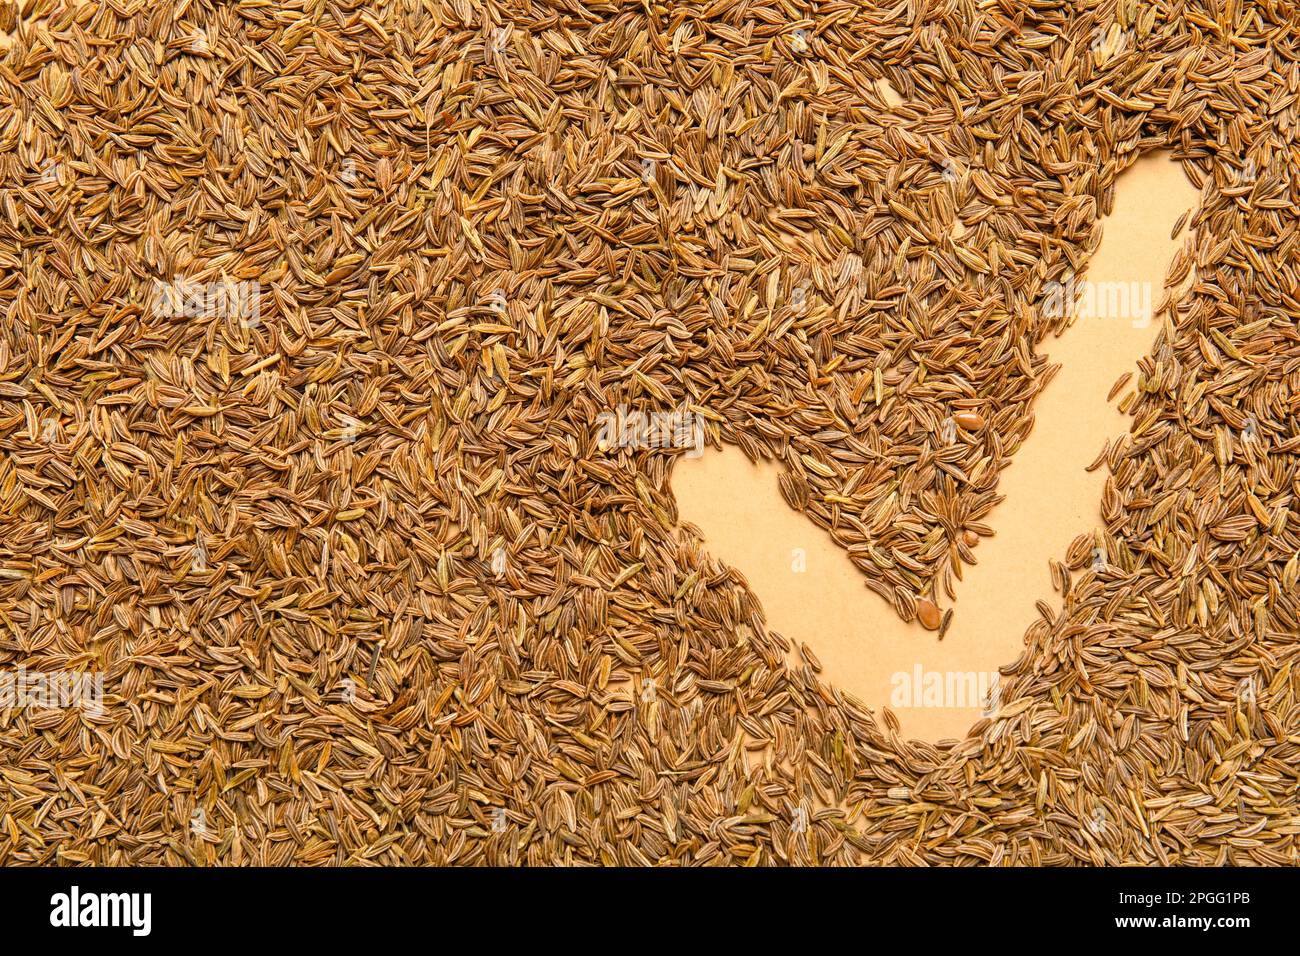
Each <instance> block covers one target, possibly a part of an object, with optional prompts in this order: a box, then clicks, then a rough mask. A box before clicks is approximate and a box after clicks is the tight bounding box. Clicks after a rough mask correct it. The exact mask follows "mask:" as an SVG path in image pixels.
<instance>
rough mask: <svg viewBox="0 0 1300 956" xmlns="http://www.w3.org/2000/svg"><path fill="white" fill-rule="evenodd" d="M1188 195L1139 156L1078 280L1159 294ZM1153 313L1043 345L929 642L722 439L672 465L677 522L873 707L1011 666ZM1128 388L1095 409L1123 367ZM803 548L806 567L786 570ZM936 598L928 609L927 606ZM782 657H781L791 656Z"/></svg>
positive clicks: (1047, 593) (1071, 528)
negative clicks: (1032, 390)
mask: <svg viewBox="0 0 1300 956" xmlns="http://www.w3.org/2000/svg"><path fill="white" fill-rule="evenodd" d="M1196 201H1197V195H1196V191H1195V189H1194V188H1193V187H1192V185H1191V184H1190V183H1189V182H1188V181H1187V179H1186V178H1185V177H1184V175H1183V173H1182V170H1181V169H1180V168H1179V167H1178V166H1177V165H1176V164H1175V163H1174V162H1173V161H1172V160H1171V159H1170V158H1169V157H1168V156H1167V155H1165V154H1160V155H1148V156H1147V157H1144V158H1143V159H1141V160H1139V161H1138V162H1137V164H1135V165H1134V166H1133V167H1132V168H1131V169H1129V170H1128V171H1127V172H1126V173H1125V174H1124V175H1123V176H1122V177H1120V179H1119V182H1118V183H1117V185H1116V199H1115V209H1114V213H1113V215H1111V216H1110V217H1109V218H1108V219H1106V220H1105V222H1104V224H1103V229H1104V234H1103V239H1102V244H1101V247H1100V249H1099V250H1098V252H1097V254H1096V255H1095V256H1094V257H1093V261H1092V265H1091V268H1090V270H1089V272H1088V274H1087V276H1085V277H1083V278H1086V279H1087V280H1089V281H1092V282H1120V281H1124V282H1129V281H1137V282H1150V283H1151V284H1152V290H1151V292H1152V294H1151V298H1152V307H1153V311H1154V308H1155V307H1157V306H1158V305H1159V303H1160V300H1161V299H1162V297H1163V294H1164V279H1165V276H1166V273H1167V270H1168V265H1169V262H1170V260H1171V258H1172V256H1173V254H1174V252H1175V250H1176V249H1177V247H1178V246H1179V245H1181V244H1182V243H1183V242H1184V241H1187V236H1188V233H1187V232H1184V233H1183V234H1182V235H1180V236H1179V237H1178V239H1177V240H1173V239H1171V238H1170V231H1171V229H1172V227H1173V225H1174V223H1175V222H1176V221H1177V219H1178V217H1179V216H1180V215H1182V214H1183V213H1184V212H1187V211H1188V210H1190V209H1192V208H1193V207H1194V206H1195V204H1196ZM1158 327H1159V321H1158V320H1157V319H1156V318H1154V317H1153V318H1152V321H1151V323H1150V325H1149V326H1148V327H1146V328H1135V327H1134V324H1133V323H1132V322H1131V321H1129V320H1127V319H1123V318H1109V317H1107V318H1095V319H1093V320H1091V321H1087V320H1084V319H1080V320H1079V321H1077V322H1075V323H1074V325H1072V326H1071V328H1069V329H1068V330H1067V331H1066V332H1065V333H1064V334H1063V335H1062V336H1061V337H1060V338H1057V339H1055V340H1051V341H1049V343H1048V345H1047V352H1048V354H1049V356H1050V358H1051V360H1052V361H1053V362H1058V363H1060V364H1061V366H1062V367H1061V369H1060V371H1059V372H1058V373H1057V375H1056V377H1055V378H1054V379H1053V380H1052V382H1051V383H1050V384H1049V385H1048V386H1047V388H1046V389H1045V390H1044V391H1043V393H1042V394H1040V395H1039V397H1038V399H1037V401H1036V403H1035V406H1034V409H1033V411H1034V414H1035V420H1036V424H1035V426H1034V429H1033V432H1032V433H1031V434H1030V436H1029V438H1028V439H1027V440H1026V442H1025V443H1024V445H1023V446H1022V447H1021V448H1020V450H1019V451H1018V452H1017V453H1016V456H1015V458H1014V459H1013V460H1012V462H1011V464H1010V465H1009V466H1008V468H1007V469H1006V470H1005V471H1004V472H1003V473H1002V479H1001V483H1000V485H999V488H998V491H999V493H1000V494H1002V495H1005V500H1004V501H1003V502H1002V503H1001V504H1000V505H999V506H998V507H997V508H995V509H994V510H993V512H992V513H991V515H990V516H989V517H988V518H987V519H986V523H987V524H989V525H990V526H991V527H993V528H994V529H995V531H996V535H995V536H994V537H991V538H983V539H981V541H980V543H979V545H978V546H977V547H976V549H975V550H976V555H977V558H978V561H979V563H978V564H977V565H975V566H973V567H970V566H968V567H966V568H964V569H963V576H964V580H963V581H960V582H956V594H957V600H956V601H955V602H954V604H953V605H952V606H953V609H954V615H953V621H952V625H951V627H950V629H949V630H948V632H947V634H946V635H945V637H944V639H943V641H942V642H940V641H939V640H938V637H937V634H936V633H935V632H932V631H926V630H924V629H923V628H922V627H921V626H920V625H919V624H916V623H912V624H905V623H903V622H902V621H901V620H899V619H898V617H897V615H896V614H895V613H894V611H893V609H892V608H891V607H890V606H889V605H888V604H886V603H885V602H884V601H883V600H881V599H880V598H879V597H878V596H877V595H875V594H874V593H873V592H871V591H870V590H868V589H867V588H866V587H865V586H864V585H863V580H862V575H861V573H860V572H859V571H858V570H857V569H856V568H855V567H854V566H853V564H852V563H851V562H850V561H849V559H848V556H847V554H845V553H844V552H843V551H842V550H840V549H839V548H838V547H836V546H835V544H834V543H833V542H832V541H831V538H830V535H829V534H827V533H826V532H824V531H823V530H822V529H820V528H818V527H817V526H816V525H814V524H813V523H812V522H811V521H810V520H808V519H807V518H805V517H804V516H803V515H801V514H799V513H797V512H795V511H793V510H792V509H791V508H790V507H789V506H788V505H786V503H785V502H784V500H783V499H782V498H781V496H780V492H779V491H778V490H777V474H778V473H779V466H777V465H764V466H754V465H751V464H750V462H749V461H748V459H746V458H745V456H744V455H743V454H742V453H741V452H740V451H739V450H738V449H735V448H731V447H728V448H726V449H724V450H723V451H721V452H719V451H717V450H714V449H709V450H707V451H706V452H705V453H704V455H703V456H702V457H700V458H698V459H693V460H692V459H679V460H678V462H677V464H676V466H675V469H674V474H673V478H672V487H673V491H674V493H675V495H676V497H677V502H678V505H679V510H680V514H681V519H682V520H683V521H689V522H692V523H693V524H695V525H696V527H697V528H698V529H699V530H700V531H701V532H702V533H703V535H704V538H705V542H706V545H707V547H708V549H709V551H710V552H711V553H712V554H713V555H714V556H715V557H718V558H720V559H721V560H723V561H725V562H726V563H728V564H730V565H731V566H732V567H734V568H736V569H738V570H739V571H741V572H742V573H743V574H744V575H745V577H746V579H747V580H748V581H749V584H750V586H751V588H752V589H753V591H754V593H755V594H756V595H757V596H758V598H759V599H760V600H761V601H762V603H763V608H764V611H765V612H766V615H767V621H768V626H769V627H771V628H772V629H774V630H776V631H778V632H780V633H781V634H783V635H785V637H786V638H788V639H789V640H791V641H792V642H793V643H795V644H796V645H797V644H798V643H806V644H807V645H808V646H809V647H810V648H811V649H812V651H813V653H814V654H815V655H816V656H817V657H818V658H819V659H820V661H821V663H822V666H823V671H822V677H823V678H824V679H825V680H827V681H828V682H829V683H830V684H832V685H833V686H835V687H837V688H839V689H840V690H843V691H845V692H847V693H849V694H852V695H853V696H855V697H857V698H858V699H859V700H861V701H862V702H863V703H864V704H866V705H867V706H868V707H870V708H872V709H878V708H880V707H882V706H884V705H888V704H889V701H890V695H891V690H892V689H893V686H894V685H893V684H892V683H891V678H892V677H893V675H894V674H895V673H896V672H906V673H909V674H913V673H914V672H915V668H916V666H917V665H918V664H919V665H920V666H921V668H922V670H923V671H938V672H948V671H961V672H980V671H984V672H988V671H996V670H997V668H999V667H1001V666H1004V665H1006V664H1009V663H1011V662H1012V661H1014V660H1015V659H1016V658H1017V657H1018V656H1019V654H1020V652H1021V650H1022V648H1023V643H1024V641H1023V638H1024V632H1025V629H1026V628H1027V627H1028V626H1029V625H1030V624H1031V623H1032V622H1033V620H1034V617H1035V616H1036V615H1037V613H1038V612H1037V611H1036V610H1035V608H1034V604H1035V602H1036V601H1038V600H1040V599H1042V600H1045V601H1047V603H1048V604H1050V605H1051V606H1052V607H1053V608H1059V607H1060V605H1061V599H1060V596H1059V595H1057V594H1055V593H1054V592H1053V590H1052V583H1051V575H1050V571H1049V568H1048V560H1049V559H1052V558H1055V559H1057V560H1061V559H1063V558H1064V555H1065V551H1066V547H1067V546H1068V544H1069V543H1070V541H1071V540H1073V538H1074V537H1075V536H1077V535H1079V534H1081V533H1084V532H1088V531H1091V530H1093V529H1094V528H1096V527H1098V526H1099V525H1100V524H1101V517H1100V507H1101V495H1102V488H1103V485H1104V482H1105V479H1106V476H1107V469H1106V467H1105V465H1104V464H1103V465H1102V466H1101V467H1100V468H1098V469H1097V470H1096V471H1093V472H1091V473H1089V472H1087V471H1085V470H1084V469H1085V467H1086V466H1087V465H1089V464H1090V463H1091V462H1092V461H1093V460H1094V459H1095V458H1096V457H1097V455H1098V453H1099V452H1100V451H1101V449H1102V447H1103V445H1104V444H1105V442H1106V441H1107V440H1108V439H1113V438H1118V437H1119V436H1120V435H1121V434H1122V433H1124V432H1126V431H1128V429H1129V427H1130V425H1131V421H1130V419H1129V418H1128V417H1127V416H1125V415H1123V414H1121V413H1120V412H1119V410H1118V408H1117V407H1116V406H1117V404H1118V402H1119V401H1120V400H1121V398H1122V397H1123V395H1124V394H1125V393H1126V392H1128V391H1129V390H1131V389H1132V388H1133V385H1134V384H1135V382H1136V380H1137V367H1136V363H1137V361H1138V359H1140V358H1141V357H1142V356H1143V355H1144V354H1146V353H1147V352H1148V351H1149V350H1150V348H1151V346H1152V344H1153V343H1154V341H1155V336H1156V331H1157V329H1158ZM1127 371H1132V372H1133V373H1134V376H1133V379H1132V381H1130V383H1129V384H1127V385H1126V386H1125V388H1124V389H1123V390H1122V391H1121V392H1120V393H1119V394H1118V395H1117V396H1116V398H1115V401H1114V402H1109V403H1108V402H1107V400H1106V395H1107V393H1108V392H1109V391H1110V389H1111V386H1112V385H1113V384H1114V383H1115V381H1116V379H1117V378H1119V376H1120V375H1122V374H1123V373H1124V372H1127ZM796 548H802V549H804V552H805V554H806V570H805V571H804V572H802V573H800V572H797V571H794V570H793V565H794V558H793V551H794V549H796ZM941 606H942V602H941ZM792 659H793V658H792ZM891 709H893V711H894V713H895V714H896V715H897V717H898V719H899V723H900V724H901V726H902V729H903V732H904V734H906V735H908V736H913V737H917V738H921V739H925V740H940V739H943V738H949V737H964V736H965V735H966V732H967V731H968V729H969V728H970V726H971V725H972V724H973V723H974V722H975V721H976V720H978V719H979V717H980V708H979V707H978V706H975V707H964V708H958V707H946V708H944V707H894V708H891Z"/></svg>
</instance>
